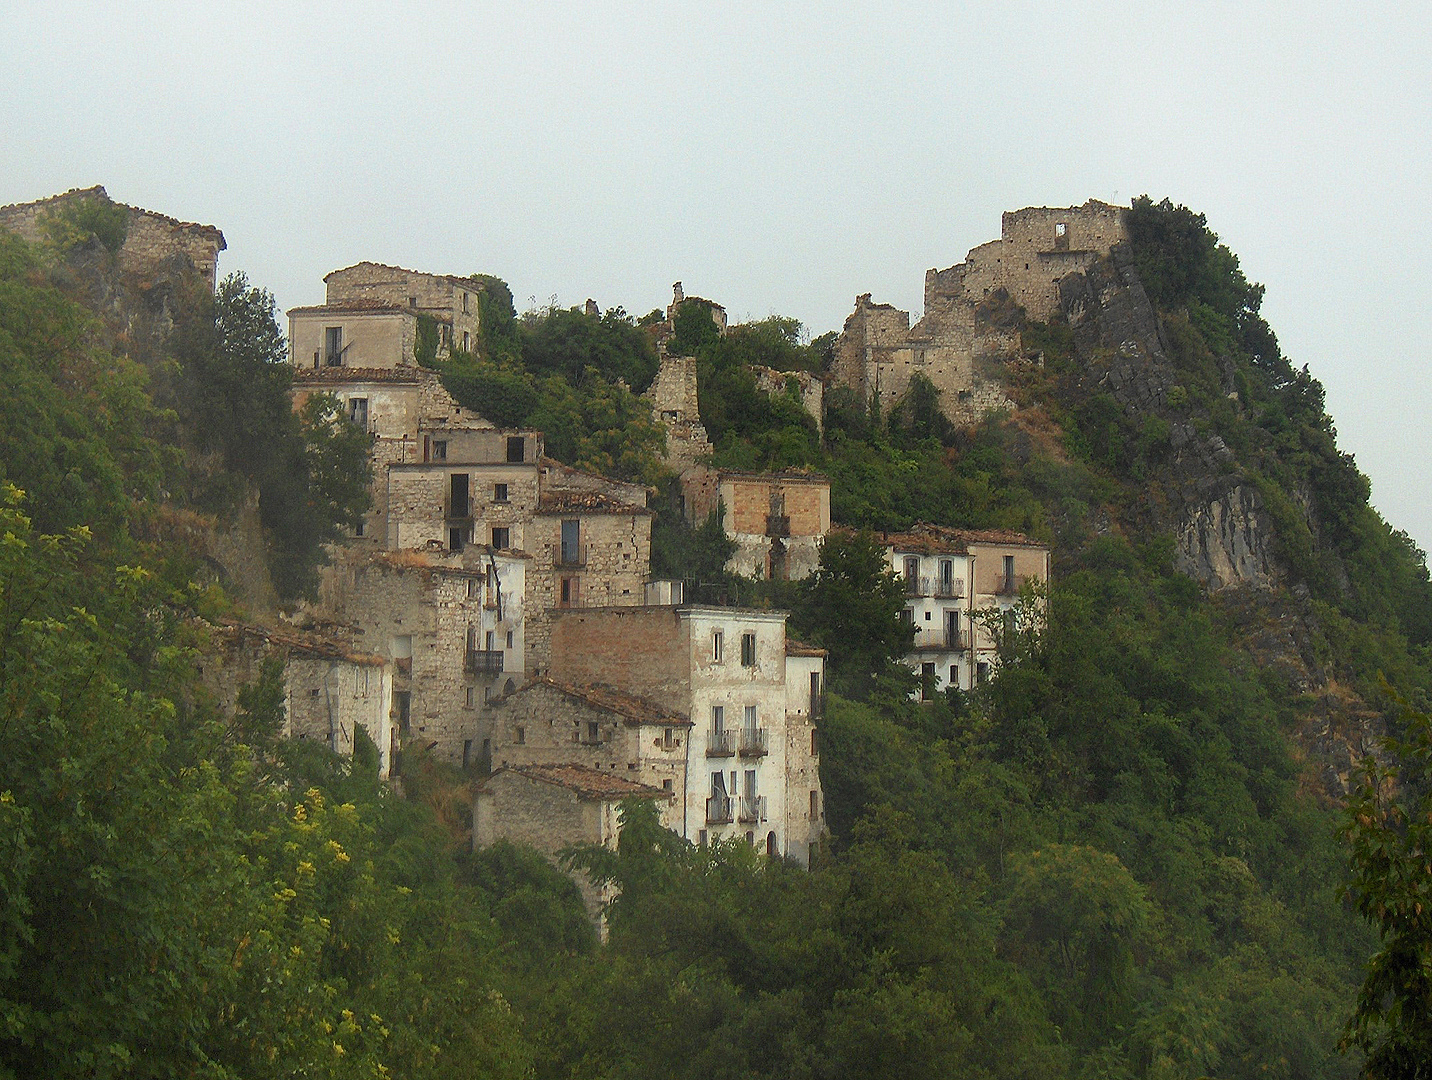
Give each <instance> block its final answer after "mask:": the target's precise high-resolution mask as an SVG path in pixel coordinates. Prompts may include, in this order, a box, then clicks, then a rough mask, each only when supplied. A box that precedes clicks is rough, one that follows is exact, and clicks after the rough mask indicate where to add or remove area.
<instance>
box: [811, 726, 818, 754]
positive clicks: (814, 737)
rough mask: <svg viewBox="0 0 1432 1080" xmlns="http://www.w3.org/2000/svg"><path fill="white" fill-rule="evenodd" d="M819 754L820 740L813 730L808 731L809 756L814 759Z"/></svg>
mask: <svg viewBox="0 0 1432 1080" xmlns="http://www.w3.org/2000/svg"><path fill="white" fill-rule="evenodd" d="M819 753H820V738H819V736H818V734H817V732H816V729H815V728H811V729H810V756H811V757H815V756H816V755H817V754H819Z"/></svg>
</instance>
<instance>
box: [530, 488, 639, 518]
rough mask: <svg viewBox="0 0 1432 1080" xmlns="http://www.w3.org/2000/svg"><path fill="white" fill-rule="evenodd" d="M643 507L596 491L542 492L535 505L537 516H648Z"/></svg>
mask: <svg viewBox="0 0 1432 1080" xmlns="http://www.w3.org/2000/svg"><path fill="white" fill-rule="evenodd" d="M651 512H652V511H650V510H648V509H647V508H646V507H645V506H633V505H632V504H631V503H629V502H623V501H622V500H621V499H618V498H615V497H614V496H611V495H604V494H602V493H601V492H597V491H544V492H543V493H542V498H541V499H540V500H539V501H538V504H537V513H539V514H575V513H585V514H650V513H651Z"/></svg>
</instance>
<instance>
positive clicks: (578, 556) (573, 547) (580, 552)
mask: <svg viewBox="0 0 1432 1080" xmlns="http://www.w3.org/2000/svg"><path fill="white" fill-rule="evenodd" d="M553 565H554V566H559V567H578V566H586V565H587V545H586V544H561V545H559V546H558V548H557V557H556V562H555V563H554V564H553Z"/></svg>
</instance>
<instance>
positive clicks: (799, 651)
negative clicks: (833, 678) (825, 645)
mask: <svg viewBox="0 0 1432 1080" xmlns="http://www.w3.org/2000/svg"><path fill="white" fill-rule="evenodd" d="M786 655H787V656H829V655H830V652H829V650H827V649H822V648H821V647H820V646H819V645H807V644H806V643H805V642H804V641H797V640H796V639H795V638H792V637H788V638H786Z"/></svg>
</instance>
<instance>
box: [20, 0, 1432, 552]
mask: <svg viewBox="0 0 1432 1080" xmlns="http://www.w3.org/2000/svg"><path fill="white" fill-rule="evenodd" d="M1429 75H1432V32H1429V29H1428V19H1427V17H1426V12H1425V10H1424V9H1422V8H1420V7H1419V6H1416V5H1413V4H1411V3H1401V2H1395V3H1378V4H1372V5H1345V4H1334V3H1320V4H1311V3H1309V4H1298V3H1288V2H1284V3H1266V2H1257V0H1243V2H1239V3H1218V2H1202V3H1196V4H1193V3H1160V2H1150V0H1145V2H1144V3H1140V4H1118V5H1115V4H1111V3H1105V4H1090V3H1078V2H1062V3H1059V4H1036V3H1019V2H1010V3H1003V4H998V5H996V4H989V3H979V4H960V3H947V4H936V3H888V4H883V5H877V4H869V3H861V4H853V3H826V4H782V3H777V2H772V0H765V2H760V3H753V2H744V0H743V2H728V3H724V4H711V3H705V4H688V3H679V2H667V3H606V4H598V3H586V4H576V3H571V4H566V3H563V4H558V3H540V2H539V3H532V2H529V3H522V4H512V3H507V4H501V5H497V4H487V3H436V2H420V3H410V4H406V5H395V4H392V3H385V4H368V3H349V4H343V5H336V4H335V5H325V4H303V3H294V2H289V3H283V4H273V3H268V2H250V3H246V4H243V5H219V4H195V3H193V2H192V0H189V2H186V3H182V4H180V3H157V2H155V3H132V4H115V3H105V4H65V3H60V2H57V0H48V2H46V3H42V4H37V3H30V2H16V0H9V2H7V3H6V4H5V5H4V7H3V10H0V103H3V114H0V115H3V116H4V130H3V134H0V203H7V202H18V201H25V200H29V199H34V198H39V197H42V196H44V195H49V194H53V193H55V192H58V191H63V190H65V189H67V188H70V187H77V186H88V185H90V184H95V183H102V184H104V185H105V186H106V187H107V188H108V190H109V193H110V195H111V196H113V197H114V198H116V199H118V200H120V201H123V202H128V203H133V204H136V205H139V206H144V207H147V208H150V209H153V210H157V211H160V212H162V213H166V214H171V215H173V216H175V217H180V218H184V219H186V220H192V221H201V222H207V223H211V224H215V225H218V226H219V227H220V228H222V229H223V230H224V235H225V237H226V238H227V239H228V244H229V250H228V251H227V252H226V253H225V254H224V256H223V257H222V258H221V261H220V271H221V272H227V271H230V270H242V271H244V272H246V273H247V274H248V275H249V277H250V278H251V279H252V280H253V281H254V282H255V283H256V284H260V285H263V286H265V287H267V288H269V289H270V290H272V291H273V292H274V294H275V295H276V296H277V298H278V302H279V305H280V307H281V308H288V307H292V306H295V305H298V304H308V303H316V302H319V301H321V299H322V295H323V285H322V277H323V275H324V274H325V273H326V272H328V271H329V270H331V269H334V268H336V267H340V266H346V265H348V264H350V263H353V262H356V261H358V260H360V259H375V260H379V261H384V262H394V263H399V264H402V265H405V266H412V267H415V268H418V269H424V270H432V271H437V272H444V273H470V272H473V271H483V272H487V273H494V274H497V275H499V276H501V277H503V278H505V279H506V280H507V281H508V282H510V283H511V285H512V290H513V293H514V294H515V295H516V297H517V304H518V307H519V309H521V308H524V307H526V306H528V304H529V298H536V300H537V302H538V303H545V302H546V301H547V300H549V299H550V298H551V297H553V296H555V297H556V298H557V300H558V302H559V303H561V304H564V305H566V304H575V303H580V302H582V301H583V300H585V299H586V298H587V297H589V296H590V297H593V298H595V299H596V300H597V301H598V302H599V303H600V304H601V305H602V306H603V307H610V306H614V305H617V304H620V305H622V306H624V307H626V308H627V310H629V311H631V312H633V313H641V312H644V311H647V310H650V309H651V308H652V307H655V306H657V305H658V304H664V303H665V302H666V301H667V299H668V298H669V296H670V286H671V283H672V282H673V281H675V280H677V279H680V280H682V281H684V283H685V286H686V289H687V291H688V292H689V293H695V294H699V295H702V296H709V297H711V298H713V299H717V300H720V301H721V302H722V303H724V304H725V305H726V307H727V309H728V310H729V311H730V313H731V315H732V317H733V318H736V319H739V318H745V317H757V318H759V317H763V316H765V315H768V314H771V313H780V314H786V315H794V316H796V317H797V318H799V319H801V320H802V321H803V322H805V323H806V324H807V326H808V327H809V328H810V329H811V331H812V332H813V333H820V332H822V331H824V330H830V329H839V328H840V325H841V323H842V321H843V320H844V318H845V316H846V315H847V314H848V313H849V312H850V310H851V308H852V307H853V304H854V299H855V297H856V296H857V295H858V294H860V293H863V292H870V293H872V294H874V297H875V299H876V300H879V301H887V302H890V303H894V304H897V305H899V306H901V307H906V308H909V309H911V310H912V312H913V313H914V314H915V315H917V316H918V314H919V308H920V304H921V295H922V284H923V279H924V271H925V270H926V269H927V268H928V267H931V266H941V267H944V266H950V265H952V264H954V263H956V262H959V261H960V260H961V259H962V258H963V257H964V254H965V252H966V251H967V250H968V249H969V248H971V247H973V246H974V245H975V244H978V243H981V242H983V241H985V240H990V239H994V238H995V237H996V236H998V234H999V215H1000V212H1001V211H1002V210H1006V209H1016V208H1018V207H1022V206H1029V205H1048V206H1058V205H1067V204H1071V203H1080V202H1083V201H1084V200H1085V199H1087V198H1089V197H1091V196H1092V197H1095V198H1102V199H1108V200H1117V201H1120V202H1127V201H1128V199H1129V198H1130V197H1131V196H1133V195H1137V194H1142V193H1148V194H1150V195H1153V196H1154V197H1155V198H1161V197H1163V196H1165V195H1166V196H1169V197H1171V198H1172V199H1174V201H1176V202H1181V203H1185V204H1187V205H1188V206H1190V207H1193V208H1194V209H1196V210H1200V211H1202V212H1204V213H1205V214H1207V216H1208V220H1209V224H1210V225H1211V226H1212V227H1213V228H1214V229H1215V230H1216V231H1217V232H1218V233H1219V234H1220V235H1221V236H1222V237H1223V239H1224V240H1225V241H1226V242H1227V243H1228V245H1229V246H1230V247H1231V248H1232V249H1233V250H1234V251H1235V252H1237V253H1238V254H1239V256H1240V257H1241V259H1242V261H1243V267H1244V270H1245V271H1246V272H1247V274H1248V276H1249V278H1250V279H1252V280H1255V281H1261V282H1263V283H1264V284H1265V285H1266V286H1267V288H1268V292H1267V299H1266V300H1265V303H1264V312H1265V314H1266V315H1267V316H1268V318H1269V321H1270V322H1271V323H1272V325H1273V327H1274V329H1275V330H1276V331H1277V332H1278V335H1279V338H1280V340H1281V342H1282V344H1283V347H1284V350H1285V351H1286V352H1287V353H1288V354H1289V355H1290V356H1291V357H1292V359H1293V360H1294V362H1295V363H1297V364H1299V365H1301V364H1307V365H1309V367H1310V368H1311V369H1312V371H1313V373H1314V374H1315V375H1316V376H1317V377H1318V378H1319V379H1321V380H1322V382H1323V383H1324V385H1325V386H1326V387H1327V391H1328V407H1329V411H1330V412H1331V413H1332V415H1333V417H1334V418H1335V420H1336V421H1337V425H1338V431H1339V436H1340V443H1341V445H1342V447H1343V449H1345V450H1348V451H1351V452H1353V453H1355V454H1356V455H1357V459H1358V462H1359V464H1360V465H1361V467H1362V469H1363V471H1364V472H1366V473H1368V475H1370V476H1371V477H1372V481H1373V500H1374V502H1375V503H1376V505H1377V506H1378V508H1379V509H1381V510H1382V512H1383V513H1384V515H1385V516H1386V517H1387V518H1388V519H1389V520H1390V521H1391V522H1392V523H1393V524H1394V525H1395V526H1397V527H1399V528H1402V529H1406V530H1407V531H1408V532H1410V533H1411V534H1412V535H1413V537H1414V538H1416V539H1417V541H1418V543H1419V545H1420V546H1422V547H1423V548H1428V547H1429V546H1432V471H1429V469H1428V468H1427V467H1426V466H1425V464H1424V458H1423V445H1422V444H1423V439H1424V436H1425V434H1426V432H1427V430H1428V426H1429V419H1428V418H1429V416H1432V376H1429V374H1428V371H1427V364H1426V361H1425V354H1426V352H1427V338H1428V333H1427V319H1426V316H1425V307H1426V305H1425V301H1424V294H1423V289H1425V288H1426V278H1427V277H1428V271H1429V269H1432V207H1428V206H1425V205H1424V198H1425V196H1426V194H1427V188H1428V177H1429V174H1432V168H1429V166H1432V160H1429V159H1432V123H1429V121H1432V89H1429V86H1432V83H1429ZM1418 281H1423V282H1424V284H1423V285H1422V286H1418V285H1417V282H1418Z"/></svg>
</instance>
